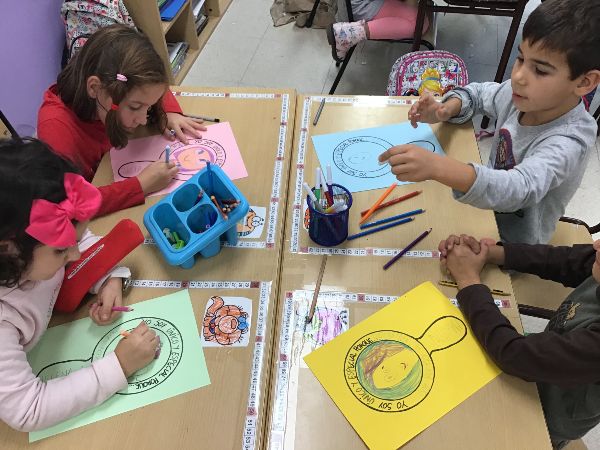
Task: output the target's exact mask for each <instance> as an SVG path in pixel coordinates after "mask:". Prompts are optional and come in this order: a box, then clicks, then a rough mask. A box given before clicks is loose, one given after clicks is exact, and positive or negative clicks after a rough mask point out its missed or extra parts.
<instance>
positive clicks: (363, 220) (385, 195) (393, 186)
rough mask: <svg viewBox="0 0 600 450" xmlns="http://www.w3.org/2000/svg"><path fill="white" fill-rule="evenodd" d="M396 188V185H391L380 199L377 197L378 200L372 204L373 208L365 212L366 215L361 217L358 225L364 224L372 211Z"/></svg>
mask: <svg viewBox="0 0 600 450" xmlns="http://www.w3.org/2000/svg"><path fill="white" fill-rule="evenodd" d="M396 186H398V183H393V184H392V185H391V186H390V187H389V188H387V189H386V190H385V192H384V193H383V194H382V195H381V197H379V199H378V200H377V201H376V202H375V203H374V204H373V206H371V209H369V210H368V211H367V213H366V214H365V215H364V216H363V217H362V219H360V221H359V222H358V223H359V224H361V223H363V222H365V221H366V220H367V219H368V218H369V217H370V216H371V214H373V211H375V210H376V209H377V207H378V206H379V205H381V203H382V202H383V201H384V200H385V198H386V197H387V196H388V195H390V193H391V192H392V191H393V190H394V188H395V187H396Z"/></svg>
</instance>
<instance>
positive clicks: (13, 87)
mask: <svg viewBox="0 0 600 450" xmlns="http://www.w3.org/2000/svg"><path fill="white" fill-rule="evenodd" d="M1 3H2V14H1V15H0V61H1V63H0V109H1V110H2V111H3V112H4V114H6V116H7V117H8V120H9V121H10V122H11V123H12V124H13V126H14V127H15V128H16V129H17V132H19V133H21V132H27V133H28V134H30V133H31V132H32V131H33V129H32V128H30V127H33V128H35V126H36V122H37V111H38V108H39V107H40V104H41V102H42V95H43V93H44V91H45V90H46V88H47V87H48V86H50V85H51V84H52V83H54V81H55V80H56V76H57V75H58V73H59V71H60V60H61V56H62V50H63V46H64V42H65V31H64V25H63V23H62V20H61V18H60V6H61V4H62V0H16V1H10V2H9V1H7V2H1Z"/></svg>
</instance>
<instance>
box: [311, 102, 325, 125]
mask: <svg viewBox="0 0 600 450" xmlns="http://www.w3.org/2000/svg"><path fill="white" fill-rule="evenodd" d="M324 106H325V97H323V100H321V104H320V105H319V109H317V114H315V120H313V126H317V122H318V121H319V117H321V112H322V111H323V107H324Z"/></svg>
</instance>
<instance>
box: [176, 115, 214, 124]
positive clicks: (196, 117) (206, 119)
mask: <svg viewBox="0 0 600 450" xmlns="http://www.w3.org/2000/svg"><path fill="white" fill-rule="evenodd" d="M185 116H186V117H191V118H192V119H198V120H204V121H205V122H215V123H219V122H220V121H221V119H217V118H216V117H206V116H197V115H195V114H186V115H185Z"/></svg>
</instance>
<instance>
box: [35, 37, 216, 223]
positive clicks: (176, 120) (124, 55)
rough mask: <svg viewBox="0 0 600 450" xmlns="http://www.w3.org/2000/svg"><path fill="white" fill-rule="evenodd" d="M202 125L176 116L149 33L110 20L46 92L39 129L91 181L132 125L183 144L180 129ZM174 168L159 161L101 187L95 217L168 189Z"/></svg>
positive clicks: (177, 111) (196, 128)
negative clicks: (151, 128) (107, 154)
mask: <svg viewBox="0 0 600 450" xmlns="http://www.w3.org/2000/svg"><path fill="white" fill-rule="evenodd" d="M201 123H202V122H201V121H198V120H195V119H191V118H188V117H185V116H184V115H183V114H182V111H181V108H180V107H179V105H178V104H177V101H176V100H175V97H173V94H172V93H171V92H170V91H169V86H168V76H167V72H166V70H165V67H164V65H163V62H162V60H161V59H160V57H159V56H158V54H157V53H156V51H155V50H154V48H153V47H152V44H151V43H150V41H149V40H148V38H147V37H145V36H143V35H142V34H140V33H139V32H137V31H136V30H135V29H133V28H129V27H127V26H124V25H113V26H109V27H105V28H101V29H100V30H98V31H97V32H96V33H94V34H93V35H92V37H90V39H89V40H88V41H87V42H86V44H85V46H84V47H83V48H82V49H81V50H80V51H79V53H77V55H75V57H73V58H72V59H71V61H70V62H69V64H68V65H67V66H66V67H65V69H64V70H63V71H62V72H61V73H60V75H59V76H58V80H57V83H56V84H55V85H53V86H51V87H50V88H49V89H48V90H47V91H46V93H45V94H44V101H43V103H42V106H41V108H40V111H39V114H38V129H37V132H38V137H39V138H40V139H42V140H43V141H45V142H46V143H48V144H49V145H50V147H51V148H53V149H54V151H55V152H57V153H59V154H60V155H62V156H64V157H66V158H67V159H69V160H71V161H72V162H74V163H75V164H76V165H77V166H78V167H79V168H80V170H81V172H82V174H83V176H84V177H85V178H86V180H88V181H91V180H92V178H93V177H94V174H95V173H96V170H97V168H98V165H99V164H100V161H101V160H102V157H103V156H104V154H105V153H106V152H108V151H109V150H110V149H111V147H117V148H121V147H124V146H126V145H127V142H128V139H129V137H130V136H131V135H132V133H133V131H134V130H135V129H136V128H137V127H138V126H140V125H146V124H150V125H151V126H153V127H155V128H157V129H158V130H159V131H160V132H161V133H163V134H165V135H166V136H168V137H170V138H172V139H175V136H176V137H177V138H179V139H180V140H181V141H182V142H184V143H186V142H187V139H186V137H185V134H184V133H188V134H189V135H191V136H195V137H200V131H202V130H205V128H204V127H203V126H202V125H201ZM176 173H177V167H176V166H175V164H173V163H165V162H164V161H157V162H155V163H153V164H150V165H149V166H147V167H146V168H145V169H144V170H143V171H142V172H141V173H140V174H139V175H138V176H137V177H133V178H129V179H127V180H124V181H119V182H116V183H112V184H110V185H107V186H102V187H100V192H101V194H102V206H101V207H100V210H99V211H98V214H97V215H104V214H108V213H111V212H114V211H118V210H120V209H124V208H129V207H131V206H135V205H139V204H142V203H144V198H145V196H146V195H148V194H150V193H152V192H154V191H158V190H160V189H162V188H164V187H166V186H167V185H168V184H169V183H170V182H171V180H172V178H173V176H174V175H175V174H176Z"/></svg>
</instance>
